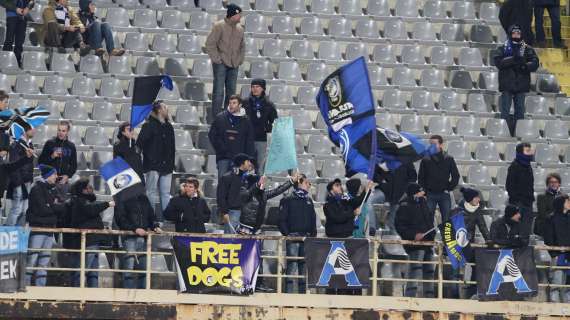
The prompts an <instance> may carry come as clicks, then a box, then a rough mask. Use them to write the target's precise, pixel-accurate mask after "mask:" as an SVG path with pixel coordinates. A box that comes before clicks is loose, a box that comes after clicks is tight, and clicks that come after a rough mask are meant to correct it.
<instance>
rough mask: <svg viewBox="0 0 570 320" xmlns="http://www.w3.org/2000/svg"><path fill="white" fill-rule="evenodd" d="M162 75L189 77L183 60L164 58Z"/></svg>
mask: <svg viewBox="0 0 570 320" xmlns="http://www.w3.org/2000/svg"><path fill="white" fill-rule="evenodd" d="M164 73H165V74H168V75H170V76H175V77H176V76H178V77H186V76H188V75H189V73H188V69H187V68H186V61H185V60H184V59H183V58H166V60H165V61H164Z"/></svg>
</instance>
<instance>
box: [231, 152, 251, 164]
mask: <svg viewBox="0 0 570 320" xmlns="http://www.w3.org/2000/svg"><path fill="white" fill-rule="evenodd" d="M246 160H249V161H253V158H252V157H250V156H249V155H248V154H245V153H238V154H236V155H235V156H234V158H233V163H234V166H235V167H239V166H241V165H242V164H243V163H244V162H245V161H246Z"/></svg>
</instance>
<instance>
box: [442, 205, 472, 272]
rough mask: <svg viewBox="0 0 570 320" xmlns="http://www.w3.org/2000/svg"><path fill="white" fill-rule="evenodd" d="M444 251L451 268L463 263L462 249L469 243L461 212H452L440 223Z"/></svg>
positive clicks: (456, 267)
mask: <svg viewBox="0 0 570 320" xmlns="http://www.w3.org/2000/svg"><path fill="white" fill-rule="evenodd" d="M440 231H441V235H442V240H443V244H444V246H445V251H446V252H447V256H448V257H449V262H451V266H452V267H453V269H459V268H461V267H463V266H464V265H465V255H464V253H463V249H464V248H465V247H467V246H468V245H469V234H468V232H467V229H466V228H465V218H464V216H463V213H461V212H460V213H457V214H454V215H453V216H451V217H450V218H449V220H447V221H445V222H444V223H443V224H441V225H440Z"/></svg>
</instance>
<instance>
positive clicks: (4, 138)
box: [0, 90, 11, 208]
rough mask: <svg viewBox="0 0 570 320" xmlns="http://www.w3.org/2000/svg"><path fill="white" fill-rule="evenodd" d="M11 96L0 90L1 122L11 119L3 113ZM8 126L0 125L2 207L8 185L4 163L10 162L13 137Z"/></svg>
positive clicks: (0, 193)
mask: <svg viewBox="0 0 570 320" xmlns="http://www.w3.org/2000/svg"><path fill="white" fill-rule="evenodd" d="M9 98H10V96H8V94H7V93H6V92H5V91H3V90H0V116H1V117H0V123H1V122H4V121H7V120H9V117H8V116H7V115H6V116H5V117H4V116H3V115H2V114H1V113H2V112H3V111H4V110H6V109H8V99H9ZM7 130H8V128H7V127H4V126H2V127H0V208H2V200H3V199H4V192H5V191H6V187H7V186H8V170H7V168H6V166H4V165H2V164H6V163H8V159H9V158H8V152H9V151H10V142H11V137H10V135H9V134H8V132H7Z"/></svg>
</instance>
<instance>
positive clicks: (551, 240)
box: [545, 195, 570, 303]
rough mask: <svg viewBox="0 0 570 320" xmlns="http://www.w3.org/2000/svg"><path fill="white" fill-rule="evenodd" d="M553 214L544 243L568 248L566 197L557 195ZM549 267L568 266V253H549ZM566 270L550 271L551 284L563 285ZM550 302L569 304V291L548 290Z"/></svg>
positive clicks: (569, 206)
mask: <svg viewBox="0 0 570 320" xmlns="http://www.w3.org/2000/svg"><path fill="white" fill-rule="evenodd" d="M553 208H554V213H553V214H552V216H551V217H550V219H549V220H548V222H547V224H546V225H545V228H546V230H545V231H546V232H545V243H546V244H547V245H549V246H561V247H570V233H569V232H568V230H570V198H569V197H568V195H559V196H557V197H556V198H555V199H554V201H553ZM550 255H551V256H552V263H551V266H553V267H555V266H568V260H570V259H569V258H570V257H569V256H568V252H565V251H562V252H561V251H554V250H552V251H550ZM567 272H568V271H567V270H561V269H555V270H553V271H551V275H550V276H551V282H550V283H551V284H555V285H565V284H566V281H567V279H568V276H567ZM550 302H557V303H560V302H562V303H568V302H570V289H568V288H559V287H552V288H550Z"/></svg>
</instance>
